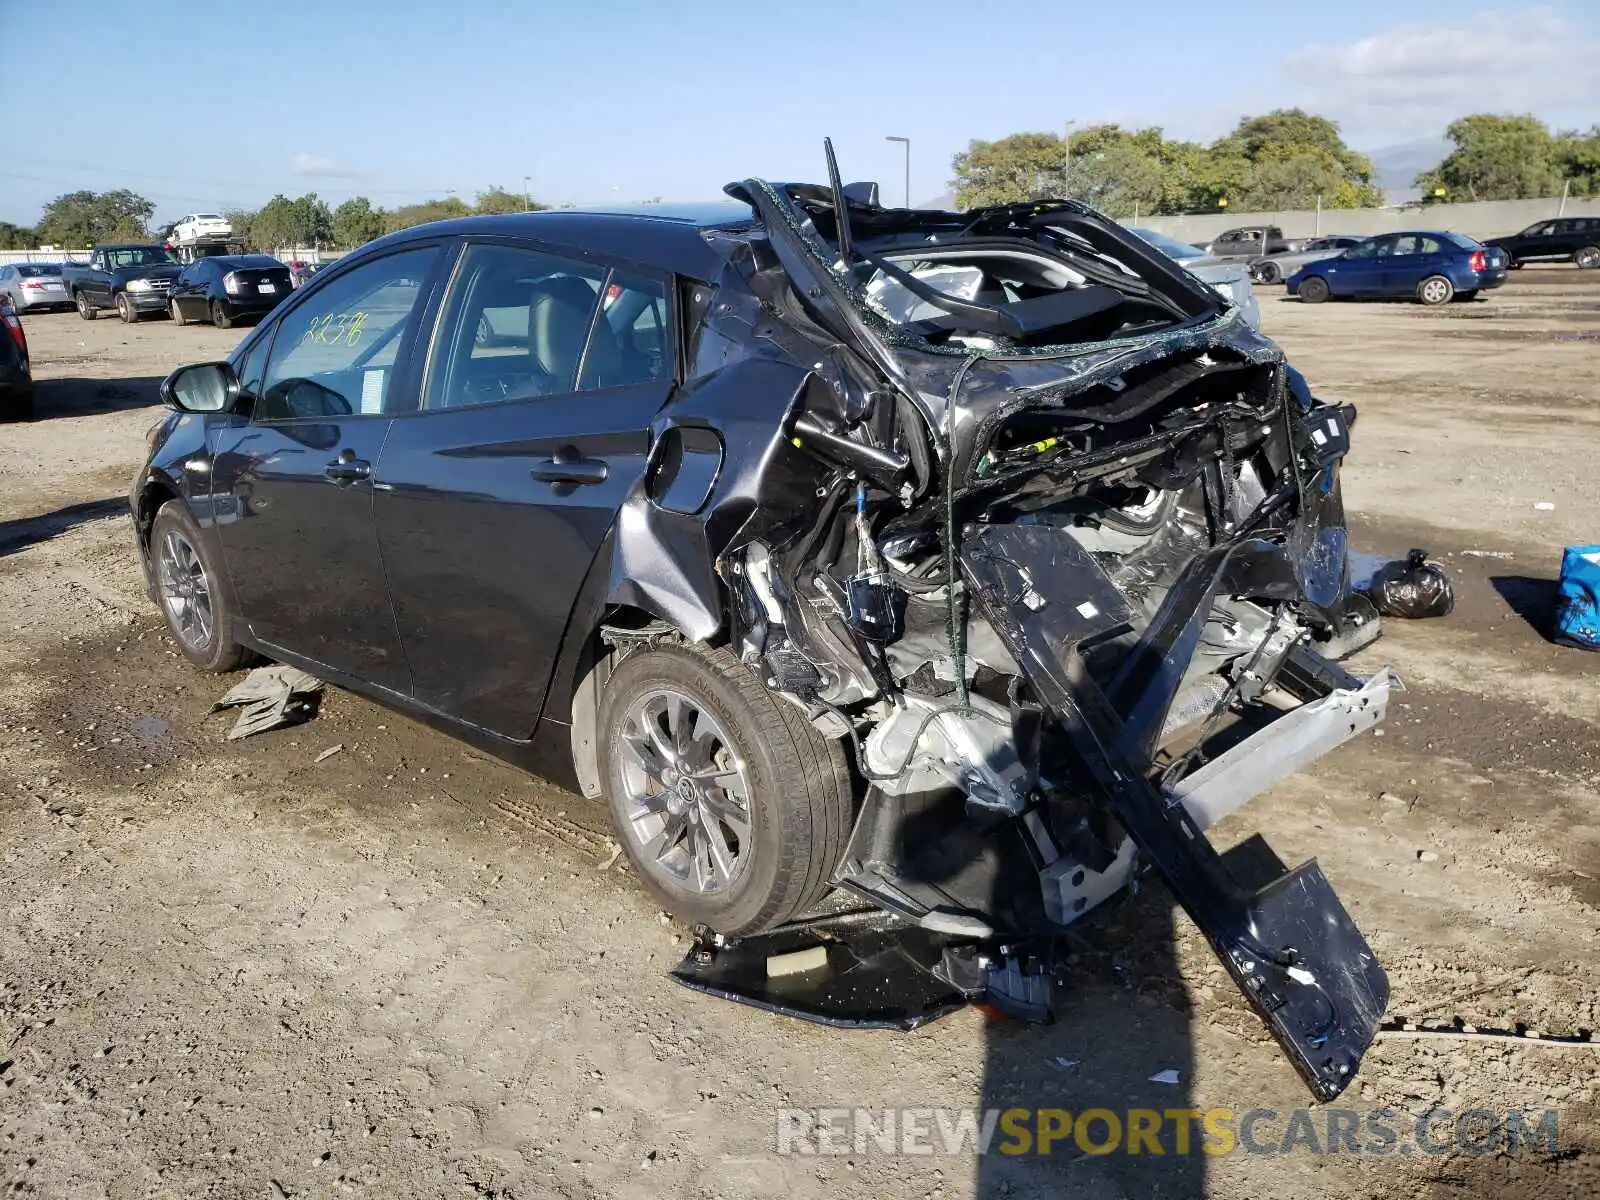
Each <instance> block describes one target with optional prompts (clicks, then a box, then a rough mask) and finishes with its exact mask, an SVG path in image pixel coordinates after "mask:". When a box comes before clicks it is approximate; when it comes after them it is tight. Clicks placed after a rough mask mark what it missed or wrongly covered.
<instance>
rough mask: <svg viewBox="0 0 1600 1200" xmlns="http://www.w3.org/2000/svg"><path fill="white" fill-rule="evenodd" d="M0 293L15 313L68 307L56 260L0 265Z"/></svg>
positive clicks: (68, 298)
mask: <svg viewBox="0 0 1600 1200" xmlns="http://www.w3.org/2000/svg"><path fill="white" fill-rule="evenodd" d="M0 295H3V296H6V297H7V298H9V299H10V301H11V306H12V307H13V308H15V309H16V310H17V311H18V312H19V313H23V312H28V311H30V310H39V309H46V308H71V307H72V296H71V294H70V293H69V292H68V291H67V285H66V282H65V281H64V280H63V279H62V277H61V264H60V263H12V264H10V265H9V266H5V267H0Z"/></svg>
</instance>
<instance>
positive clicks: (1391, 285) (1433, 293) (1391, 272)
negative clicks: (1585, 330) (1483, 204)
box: [1192, 217, 1600, 304]
mask: <svg viewBox="0 0 1600 1200" xmlns="http://www.w3.org/2000/svg"><path fill="white" fill-rule="evenodd" d="M1192 249H1194V250H1195V251H1196V252H1197V253H1203V254H1205V255H1207V256H1209V258H1210V259H1211V260H1213V261H1218V262H1240V261H1243V262H1245V263H1247V264H1248V267H1249V271H1250V275H1251V277H1252V278H1253V279H1254V280H1255V281H1256V282H1258V283H1267V284H1274V283H1283V284H1285V285H1286V286H1287V287H1288V290H1289V292H1290V293H1291V294H1293V295H1298V296H1299V297H1300V298H1301V299H1302V300H1308V301H1312V302H1317V301H1321V300H1327V299H1329V298H1331V297H1335V296H1352V297H1354V296H1410V297H1414V298H1416V299H1417V300H1420V301H1421V302H1422V303H1424V304H1446V303H1448V302H1449V301H1451V300H1453V299H1470V298H1471V297H1473V296H1475V295H1477V294H1478V293H1479V292H1481V291H1484V290H1487V289H1490V288H1495V287H1499V286H1500V285H1501V284H1502V283H1504V282H1505V277H1506V272H1507V271H1512V270H1516V269H1517V268H1518V267H1521V266H1522V265H1523V264H1524V263H1529V262H1570V263H1573V264H1574V265H1576V266H1577V267H1579V268H1583V269H1590V268H1595V267H1600V217H1558V218H1554V219H1551V220H1544V221H1536V222H1534V223H1533V224H1532V225H1530V226H1528V227H1527V228H1526V229H1524V230H1522V232H1520V233H1514V234H1508V235H1506V236H1504V237H1493V238H1488V239H1486V240H1484V241H1482V242H1480V241H1478V240H1476V239H1475V238H1471V237H1468V236H1466V235H1465V234H1460V233H1454V232H1450V231H1445V230H1406V231H1402V232H1398V233H1388V234H1379V235H1376V236H1360V235H1355V234H1326V235H1319V236H1317V237H1313V238H1305V239H1300V240H1294V239H1289V238H1285V237H1284V236H1283V231H1282V230H1281V229H1279V228H1278V227H1277V226H1275V225H1267V226H1254V227H1241V228H1238V229H1230V230H1227V231H1226V232H1224V233H1223V234H1221V235H1220V236H1218V237H1217V238H1215V239H1213V240H1212V241H1211V242H1210V243H1209V244H1208V245H1207V246H1205V247H1204V248H1203V249H1201V248H1199V247H1193V248H1192Z"/></svg>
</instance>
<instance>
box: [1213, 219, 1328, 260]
mask: <svg viewBox="0 0 1600 1200" xmlns="http://www.w3.org/2000/svg"><path fill="white" fill-rule="evenodd" d="M1303 244H1304V240H1303V239H1297V240H1293V241H1291V240H1290V239H1288V238H1285V237H1284V236H1283V230H1281V229H1279V228H1278V227H1277V226H1276V225H1247V226H1243V227H1241V228H1239V229H1229V230H1225V231H1224V232H1222V233H1220V234H1218V235H1217V236H1216V237H1215V238H1213V239H1212V240H1211V244H1210V245H1208V246H1207V247H1206V249H1207V250H1208V251H1209V252H1210V253H1211V256H1212V257H1213V258H1260V257H1261V256H1262V255H1264V254H1288V253H1292V252H1293V251H1296V250H1299V249H1301V248H1302V247H1303Z"/></svg>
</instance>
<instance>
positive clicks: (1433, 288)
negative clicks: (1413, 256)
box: [1422, 279, 1444, 302]
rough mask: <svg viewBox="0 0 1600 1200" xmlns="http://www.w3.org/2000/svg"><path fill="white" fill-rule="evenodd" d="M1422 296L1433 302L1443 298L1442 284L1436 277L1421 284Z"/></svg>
mask: <svg viewBox="0 0 1600 1200" xmlns="http://www.w3.org/2000/svg"><path fill="white" fill-rule="evenodd" d="M1422 298H1423V299H1424V300H1433V301H1435V302H1437V301H1439V300H1443V299H1444V284H1442V283H1440V282H1439V281H1438V280H1437V279H1431V280H1429V281H1428V282H1427V283H1425V284H1423V285H1422Z"/></svg>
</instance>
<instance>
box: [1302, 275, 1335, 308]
mask: <svg viewBox="0 0 1600 1200" xmlns="http://www.w3.org/2000/svg"><path fill="white" fill-rule="evenodd" d="M1294 294H1295V295H1297V296H1299V297H1300V299H1302V300H1304V301H1305V302H1306V303H1307V304H1321V303H1322V302H1323V301H1324V300H1326V299H1327V298H1328V297H1329V296H1331V295H1332V294H1333V292H1332V290H1331V289H1330V288H1329V287H1328V281H1327V280H1326V279H1324V278H1323V277H1322V276H1321V275H1312V276H1310V277H1309V278H1307V279H1302V280H1301V281H1300V285H1299V286H1298V287H1297V288H1295V290H1294Z"/></svg>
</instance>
